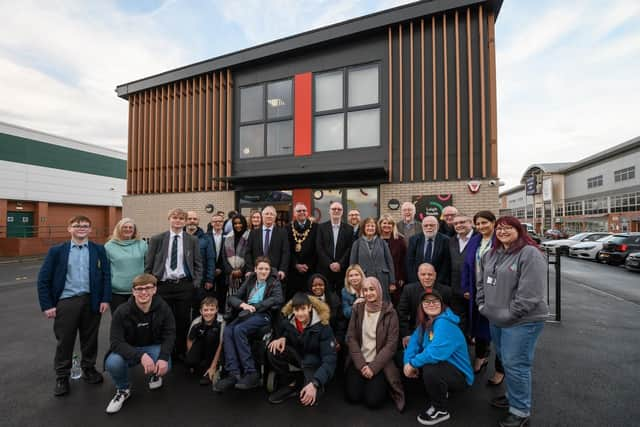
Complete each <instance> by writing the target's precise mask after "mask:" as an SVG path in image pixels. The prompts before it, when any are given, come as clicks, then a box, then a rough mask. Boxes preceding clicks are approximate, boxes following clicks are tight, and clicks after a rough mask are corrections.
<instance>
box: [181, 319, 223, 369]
mask: <svg viewBox="0 0 640 427" xmlns="http://www.w3.org/2000/svg"><path fill="white" fill-rule="evenodd" d="M219 332H220V330H219V329H210V330H208V331H207V333H206V334H205V335H204V336H202V337H199V338H197V339H196V340H195V341H194V342H193V345H192V346H191V349H190V350H189V351H188V352H187V356H186V358H185V363H186V365H187V367H189V368H193V369H194V371H195V372H196V374H198V375H202V374H204V372H205V371H206V370H207V369H209V366H211V362H212V361H213V358H214V356H215V355H216V350H218V345H219V344H220V334H219Z"/></svg>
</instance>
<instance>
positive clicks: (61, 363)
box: [53, 295, 101, 377]
mask: <svg viewBox="0 0 640 427" xmlns="http://www.w3.org/2000/svg"><path fill="white" fill-rule="evenodd" d="M100 318H101V315H100V314H99V313H95V312H94V311H92V310H91V297H90V296H89V295H83V296H79V297H71V298H65V299H61V300H60V301H58V305H57V306H56V317H55V319H54V320H53V332H54V334H55V336H56V340H58V345H57V346H56V355H55V357H54V360H53V365H54V369H55V371H56V376H57V377H68V376H69V372H70V371H71V363H72V358H73V347H74V345H75V343H76V335H78V333H79V334H80V352H81V354H82V360H81V362H80V366H81V367H82V368H91V367H94V366H95V364H96V356H97V355H98V329H99V328H100Z"/></svg>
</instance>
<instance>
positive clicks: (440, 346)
mask: <svg viewBox="0 0 640 427" xmlns="http://www.w3.org/2000/svg"><path fill="white" fill-rule="evenodd" d="M459 323H460V318H459V317H458V316H456V315H455V314H454V313H453V311H451V309H450V308H448V307H447V306H445V304H444V300H443V299H442V296H441V295H440V293H439V292H438V291H433V292H431V293H425V294H424V295H423V296H422V300H421V303H420V307H419V308H418V327H417V328H416V330H415V331H414V332H413V335H411V338H410V339H409V344H408V345H407V349H406V350H405V352H404V369H403V371H404V375H405V376H406V377H407V378H418V376H419V372H420V371H422V381H423V382H424V388H425V390H426V392H427V404H426V405H425V407H426V409H425V410H424V411H423V412H421V413H420V414H419V415H418V422H419V423H420V424H423V425H435V424H438V423H441V422H443V421H446V420H448V419H449V418H450V417H451V415H450V414H449V411H448V409H447V396H448V394H449V392H450V391H462V390H464V389H466V388H467V386H470V385H471V384H473V371H472V370H471V363H470V362H469V351H468V350H467V341H466V338H465V337H464V334H463V333H462V330H460V327H459V326H458V324H459Z"/></svg>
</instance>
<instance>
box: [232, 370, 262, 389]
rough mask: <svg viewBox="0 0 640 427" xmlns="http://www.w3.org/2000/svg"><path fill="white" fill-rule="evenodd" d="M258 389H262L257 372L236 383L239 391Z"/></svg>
mask: <svg viewBox="0 0 640 427" xmlns="http://www.w3.org/2000/svg"><path fill="white" fill-rule="evenodd" d="M256 387H260V376H259V375H258V373H257V372H251V373H249V374H246V375H245V376H243V377H242V378H240V380H238V382H237V383H236V388H237V389H238V390H250V389H252V388H256Z"/></svg>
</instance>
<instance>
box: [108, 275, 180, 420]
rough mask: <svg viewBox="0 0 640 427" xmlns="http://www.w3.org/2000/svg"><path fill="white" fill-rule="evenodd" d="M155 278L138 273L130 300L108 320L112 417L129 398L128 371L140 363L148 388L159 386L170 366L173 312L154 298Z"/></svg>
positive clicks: (162, 302) (173, 326) (174, 338)
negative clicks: (109, 330)
mask: <svg viewBox="0 0 640 427" xmlns="http://www.w3.org/2000/svg"><path fill="white" fill-rule="evenodd" d="M156 283H157V280H156V278H155V277H154V276H153V275H151V274H141V275H139V276H136V278H135V279H133V286H132V291H133V298H129V300H128V301H127V302H126V303H124V304H122V305H121V306H119V307H118V309H117V310H116V311H115V313H113V320H112V321H111V337H110V340H111V347H110V348H109V354H108V355H107V357H106V360H105V369H106V370H107V372H109V374H110V375H111V378H112V379H113V382H114V383H115V385H116V395H115V396H114V397H113V399H111V402H109V405H108V406H107V413H109V414H114V413H116V412H118V411H119V410H120V409H121V408H122V404H123V403H124V401H125V400H127V399H128V398H129V396H130V395H131V392H130V389H129V368H130V367H133V366H135V365H137V364H141V365H142V367H143V368H144V373H145V374H147V375H151V377H150V379H149V388H150V389H152V390H153V389H156V388H159V387H162V377H163V376H164V375H166V373H167V372H168V371H169V369H170V367H171V350H172V349H173V344H174V342H175V340H176V322H175V319H174V318H173V313H172V312H171V309H170V308H169V306H168V305H167V303H166V302H164V300H163V299H162V298H154V295H155V293H156Z"/></svg>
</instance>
